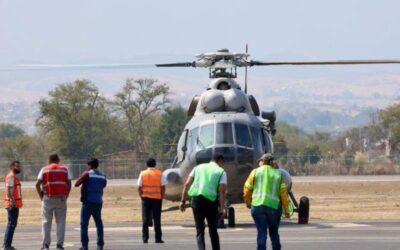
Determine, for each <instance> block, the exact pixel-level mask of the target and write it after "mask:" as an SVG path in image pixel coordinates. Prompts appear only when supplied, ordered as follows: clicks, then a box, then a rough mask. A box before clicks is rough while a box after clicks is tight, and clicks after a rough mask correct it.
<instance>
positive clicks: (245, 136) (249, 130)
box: [165, 112, 273, 204]
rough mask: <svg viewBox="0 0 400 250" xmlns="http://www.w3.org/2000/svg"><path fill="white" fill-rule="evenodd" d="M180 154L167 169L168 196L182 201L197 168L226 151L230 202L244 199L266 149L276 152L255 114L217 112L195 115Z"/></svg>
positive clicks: (225, 162)
mask: <svg viewBox="0 0 400 250" xmlns="http://www.w3.org/2000/svg"><path fill="white" fill-rule="evenodd" d="M177 150H178V152H177V157H176V159H175V161H174V163H173V164H172V167H171V168H170V169H167V170H166V171H165V175H166V176H167V180H168V184H167V188H166V194H165V198H166V199H167V200H171V201H179V200H180V198H181V192H182V185H183V183H184V182H185V180H186V178H187V177H188V175H189V174H190V172H191V171H192V170H193V168H194V167H195V166H196V165H198V164H201V163H206V162H209V161H210V160H211V159H212V156H213V155H214V154H222V155H223V156H224V158H225V161H224V166H223V168H224V169H225V171H226V173H227V177H228V196H227V199H228V202H229V204H234V203H241V202H243V197H242V189H243V184H244V182H245V180H246V178H247V176H248V175H249V173H250V172H251V170H252V169H253V168H254V167H257V159H259V157H260V156H261V155H262V154H263V153H264V152H272V151H273V144H272V140H271V135H270V134H269V133H268V132H267V131H266V130H265V129H264V125H263V123H262V122H261V120H260V119H259V118H257V117H256V116H255V115H254V114H251V113H240V112H214V113H209V114H201V115H196V116H194V117H193V118H192V119H191V120H190V121H189V122H188V124H187V125H186V127H185V129H184V131H183V133H182V135H181V137H180V139H179V142H178V149H177Z"/></svg>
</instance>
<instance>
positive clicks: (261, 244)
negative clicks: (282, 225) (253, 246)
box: [251, 205, 282, 250]
mask: <svg viewBox="0 0 400 250" xmlns="http://www.w3.org/2000/svg"><path fill="white" fill-rule="evenodd" d="M281 213H282V212H281V210H280V209H273V208H270V207H267V206H262V205H261V206H257V207H252V208H251V215H252V217H253V219H254V222H255V223H256V226H257V250H265V249H267V231H269V237H271V243H272V249H273V250H280V249H281V243H280V239H279V233H278V230H279V222H280V217H281Z"/></svg>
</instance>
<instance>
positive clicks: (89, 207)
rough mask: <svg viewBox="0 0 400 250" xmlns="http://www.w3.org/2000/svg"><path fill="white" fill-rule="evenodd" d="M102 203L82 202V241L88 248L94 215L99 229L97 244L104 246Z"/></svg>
mask: <svg viewBox="0 0 400 250" xmlns="http://www.w3.org/2000/svg"><path fill="white" fill-rule="evenodd" d="M102 207H103V204H101V203H91V202H84V203H82V208H81V243H82V246H83V247H85V248H87V247H88V245H89V236H88V227H89V220H90V217H91V216H93V220H94V223H95V224H96V229H97V246H104V227H103V221H102V219H101V209H102Z"/></svg>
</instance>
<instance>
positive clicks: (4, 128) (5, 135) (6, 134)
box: [0, 123, 25, 140]
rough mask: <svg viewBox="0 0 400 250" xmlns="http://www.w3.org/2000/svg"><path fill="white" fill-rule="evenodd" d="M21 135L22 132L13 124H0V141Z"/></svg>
mask: <svg viewBox="0 0 400 250" xmlns="http://www.w3.org/2000/svg"><path fill="white" fill-rule="evenodd" d="M23 134H25V132H24V130H22V129H21V128H19V127H17V126H15V125H13V124H8V123H2V124H0V140H1V139H12V138H15V137H17V136H19V135H23Z"/></svg>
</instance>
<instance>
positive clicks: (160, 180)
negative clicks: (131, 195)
mask: <svg viewBox="0 0 400 250" xmlns="http://www.w3.org/2000/svg"><path fill="white" fill-rule="evenodd" d="M155 167H156V160H155V159H153V158H149V159H148V160H147V169H146V170H143V171H142V172H140V175H139V179H138V191H139V195H140V198H141V199H142V221H143V228H142V238H143V243H147V242H148V240H149V223H150V221H151V216H153V220H154V231H155V233H156V243H164V241H163V240H162V232H161V207H162V200H163V198H164V194H165V185H167V179H166V178H165V176H164V175H163V174H162V172H161V170H159V169H156V168H155Z"/></svg>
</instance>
